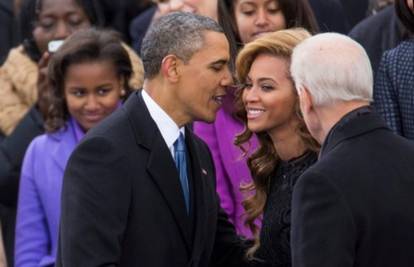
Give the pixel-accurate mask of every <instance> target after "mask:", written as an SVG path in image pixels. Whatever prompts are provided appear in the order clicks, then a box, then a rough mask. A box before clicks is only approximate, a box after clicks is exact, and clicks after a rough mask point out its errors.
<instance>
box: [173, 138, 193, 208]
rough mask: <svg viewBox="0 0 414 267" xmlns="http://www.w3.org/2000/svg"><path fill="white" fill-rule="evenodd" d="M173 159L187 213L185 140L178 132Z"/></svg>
mask: <svg viewBox="0 0 414 267" xmlns="http://www.w3.org/2000/svg"><path fill="white" fill-rule="evenodd" d="M174 160H175V165H176V167H177V170H178V172H179V174H180V183H181V188H182V190H183V194H184V202H185V206H186V208H187V214H188V213H189V210H190V196H189V195H190V191H189V189H188V178H187V161H186V153H185V141H184V136H183V134H182V133H180V136H179V137H178V139H177V141H175V143H174Z"/></svg>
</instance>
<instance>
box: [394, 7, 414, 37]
mask: <svg viewBox="0 0 414 267" xmlns="http://www.w3.org/2000/svg"><path fill="white" fill-rule="evenodd" d="M395 12H396V13H397V16H398V18H399V19H400V21H401V22H402V24H403V25H404V26H405V28H406V29H407V30H408V31H409V32H410V33H414V14H413V12H412V10H411V9H410V7H409V6H408V4H407V0H395Z"/></svg>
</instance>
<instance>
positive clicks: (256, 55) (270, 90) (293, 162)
mask: <svg viewBox="0 0 414 267" xmlns="http://www.w3.org/2000/svg"><path fill="white" fill-rule="evenodd" d="M309 37H310V34H309V33H308V32H307V31H306V30H304V29H290V30H282V31H278V32H275V33H269V34H267V35H265V36H263V37H260V38H258V39H256V40H255V41H252V42H251V43H248V44H246V46H245V47H244V48H243V49H242V50H241V51H240V53H239V55H238V57H237V63H236V68H237V76H238V79H239V82H240V83H241V85H240V86H241V89H240V92H238V94H237V97H236V102H237V103H238V109H237V114H238V115H239V116H240V117H241V119H242V121H243V123H244V125H245V130H244V131H243V132H242V133H241V134H240V135H238V136H237V138H236V144H237V145H238V146H240V147H241V148H242V149H243V144H245V143H246V142H248V140H249V139H250V138H251V137H252V135H253V133H255V134H256V136H257V137H258V139H259V146H258V149H257V151H255V152H254V153H253V154H252V155H251V156H250V157H249V159H248V165H249V169H250V171H251V173H252V177H253V182H252V183H251V184H250V185H248V186H247V187H245V190H247V191H249V194H250V197H249V198H247V199H246V200H244V201H243V205H244V207H245V209H246V213H247V219H246V223H247V225H248V226H250V227H251V228H252V229H253V232H254V233H255V244H254V246H253V247H252V248H251V249H250V250H249V251H248V253H247V255H248V258H250V259H255V260H258V261H259V263H261V264H265V265H266V266H280V267H282V266H283V267H290V266H291V265H292V263H291V257H290V214H291V213H290V210H291V207H290V206H291V197H292V191H293V187H294V185H295V183H296V181H297V179H298V178H299V176H300V175H301V174H302V173H303V172H304V171H305V170H306V169H307V168H308V167H310V166H311V165H312V164H313V163H315V162H316V160H317V157H318V156H317V153H318V150H319V145H318V143H317V142H316V140H314V139H313V138H312V136H311V135H310V134H309V132H308V130H307V129H306V125H305V123H304V121H303V118H302V116H301V114H300V110H299V99H298V96H297V93H296V90H295V88H294V85H293V81H292V79H291V76H290V73H289V66H290V57H291V54H292V51H293V48H294V47H295V46H296V45H297V44H299V43H300V42H302V41H303V40H305V39H306V38H309ZM260 216H263V221H262V228H261V230H260V231H259V229H257V227H256V225H255V223H254V222H255V220H256V219H257V218H258V217H260ZM259 232H260V235H259Z"/></svg>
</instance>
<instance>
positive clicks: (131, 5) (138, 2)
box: [100, 0, 156, 44]
mask: <svg viewBox="0 0 414 267" xmlns="http://www.w3.org/2000/svg"><path fill="white" fill-rule="evenodd" d="M100 2H101V5H102V7H103V11H104V14H105V21H106V22H105V27H107V28H111V29H114V30H116V31H117V32H119V33H121V35H122V39H123V40H124V41H125V42H126V43H127V44H131V36H130V34H129V24H130V23H131V22H132V20H133V19H134V18H135V17H136V16H138V15H139V14H141V13H142V12H145V10H147V9H148V8H151V7H152V6H154V5H156V4H155V3H154V1H152V0H118V1H114V0H100Z"/></svg>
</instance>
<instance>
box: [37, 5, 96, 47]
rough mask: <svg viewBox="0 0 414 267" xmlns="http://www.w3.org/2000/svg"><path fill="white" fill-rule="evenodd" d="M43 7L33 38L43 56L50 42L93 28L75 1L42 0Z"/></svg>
mask: <svg viewBox="0 0 414 267" xmlns="http://www.w3.org/2000/svg"><path fill="white" fill-rule="evenodd" d="M41 7H42V8H41V10H40V12H39V14H38V20H37V22H36V25H35V28H34V29H33V37H34V39H35V41H36V45H37V47H38V48H39V50H40V52H41V53H42V54H43V53H44V52H46V51H47V45H48V43H49V42H50V41H53V40H63V39H66V37H68V36H69V35H71V34H72V33H73V32H75V31H76V30H79V29H84V28H89V27H90V26H91V23H90V21H89V19H88V17H87V16H86V14H85V12H84V10H83V9H82V8H81V7H79V6H78V5H77V4H76V3H75V0H42V6H41Z"/></svg>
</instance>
